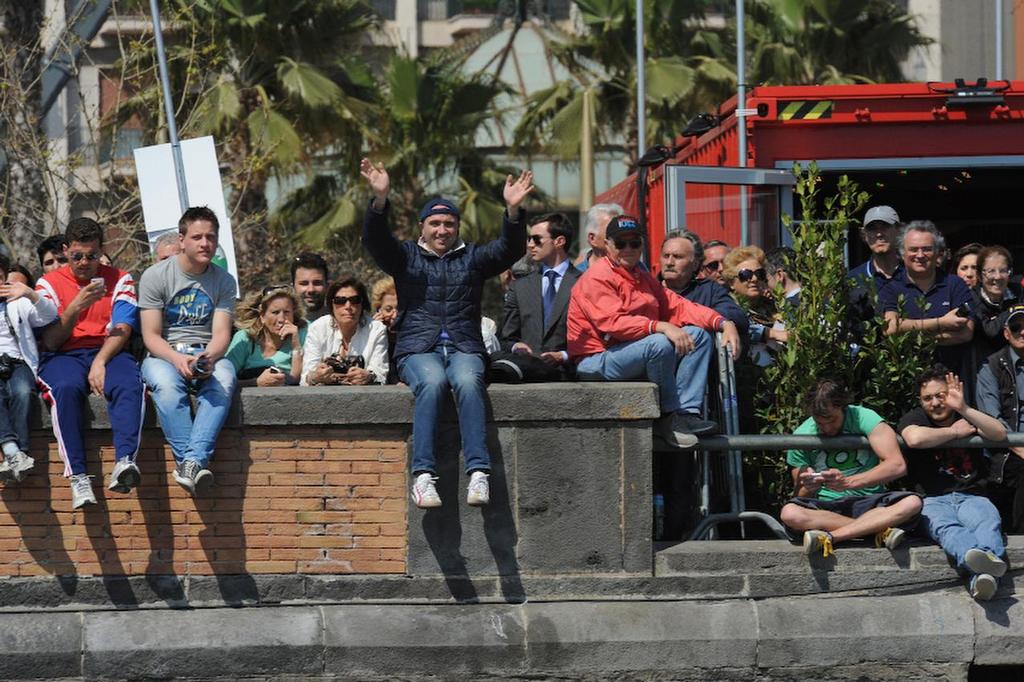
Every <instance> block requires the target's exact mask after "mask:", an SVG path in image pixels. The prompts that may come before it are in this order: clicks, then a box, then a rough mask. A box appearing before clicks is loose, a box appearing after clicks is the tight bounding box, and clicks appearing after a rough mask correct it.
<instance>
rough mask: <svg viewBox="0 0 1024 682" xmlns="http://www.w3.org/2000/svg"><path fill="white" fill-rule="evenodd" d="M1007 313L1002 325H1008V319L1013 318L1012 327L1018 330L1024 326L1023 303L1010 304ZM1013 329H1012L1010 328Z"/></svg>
mask: <svg viewBox="0 0 1024 682" xmlns="http://www.w3.org/2000/svg"><path fill="white" fill-rule="evenodd" d="M1007 312H1008V313H1009V315H1007V316H1006V322H1004V323H1003V326H1004V327H1010V326H1011V325H1010V321H1011V320H1015V322H1014V324H1013V325H1012V326H1013V327H1016V328H1017V329H1018V330H1019V329H1020V328H1021V327H1024V305H1011V306H1010V307H1009V308H1007ZM1011 331H1013V330H1011Z"/></svg>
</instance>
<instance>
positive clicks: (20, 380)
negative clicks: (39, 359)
mask: <svg viewBox="0 0 1024 682" xmlns="http://www.w3.org/2000/svg"><path fill="white" fill-rule="evenodd" d="M35 387H36V377H35V375H34V374H32V369H31V368H30V367H29V366H28V365H26V364H25V363H24V362H19V363H18V364H16V365H15V366H14V371H13V372H11V378H10V379H8V380H7V381H2V380H0V445H3V444H4V443H10V442H12V441H13V442H16V443H17V444H18V449H19V450H21V451H22V452H28V410H29V406H30V405H31V404H32V394H33V393H34V391H35Z"/></svg>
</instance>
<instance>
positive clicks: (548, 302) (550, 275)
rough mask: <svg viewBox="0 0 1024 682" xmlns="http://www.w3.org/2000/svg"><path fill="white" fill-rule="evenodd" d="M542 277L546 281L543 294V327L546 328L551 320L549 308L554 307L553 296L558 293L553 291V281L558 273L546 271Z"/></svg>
mask: <svg viewBox="0 0 1024 682" xmlns="http://www.w3.org/2000/svg"><path fill="white" fill-rule="evenodd" d="M544 276H545V277H546V278H547V280H548V289H547V291H545V292H544V300H543V304H544V326H545V327H546V326H548V322H549V321H550V320H551V308H552V307H553V306H554V305H555V294H556V293H558V292H557V291H556V289H555V279H556V278H557V277H558V273H557V272H555V271H554V270H548V271H547V272H545V273H544Z"/></svg>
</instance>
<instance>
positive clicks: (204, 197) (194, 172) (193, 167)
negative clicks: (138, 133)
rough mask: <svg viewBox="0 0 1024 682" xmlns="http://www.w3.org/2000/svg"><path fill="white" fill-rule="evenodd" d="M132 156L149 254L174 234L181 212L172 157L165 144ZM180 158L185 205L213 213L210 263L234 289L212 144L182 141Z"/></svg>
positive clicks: (234, 274) (233, 270) (232, 250)
mask: <svg viewBox="0 0 1024 682" xmlns="http://www.w3.org/2000/svg"><path fill="white" fill-rule="evenodd" d="M133 153H134V154H135V170H136V173H137V174H138V178H139V194H140V195H141V196H142V217H143V220H145V222H146V237H147V238H148V239H149V249H150V251H153V250H154V244H155V242H156V240H157V238H158V237H159V236H160V235H162V234H164V233H165V232H169V231H171V230H174V231H175V232H177V231H178V219H179V218H180V217H181V214H182V213H183V211H182V210H181V205H180V204H179V203H178V185H177V180H176V176H175V173H174V158H173V156H172V154H171V145H169V144H158V145H154V146H152V147H139V148H138V149H135V150H134V152H133ZM181 158H182V162H183V163H184V166H185V186H186V188H187V189H188V203H189V204H190V205H192V206H206V207H208V208H209V209H210V210H211V211H213V212H214V213H216V214H217V220H219V221H220V233H219V239H218V245H217V255H216V256H215V257H214V259H213V262H214V263H216V264H217V265H219V266H221V267H222V268H224V269H226V270H227V271H228V272H230V273H231V276H232V277H234V278H235V286H236V287H237V286H238V266H237V265H236V264H235V241H234V239H233V238H232V235H231V221H230V219H229V218H228V212H227V205H226V204H225V203H224V190H223V187H222V185H221V181H220V166H219V165H218V164H217V150H216V148H215V147H214V145H213V138H212V137H210V136H207V137H199V138H196V139H193V140H182V141H181ZM236 293H237V292H236Z"/></svg>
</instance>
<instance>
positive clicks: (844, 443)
mask: <svg viewBox="0 0 1024 682" xmlns="http://www.w3.org/2000/svg"><path fill="white" fill-rule="evenodd" d="M715 345H716V348H717V352H718V385H717V387H716V389H717V390H716V393H717V396H716V397H717V398H718V401H719V405H718V408H719V417H720V419H721V425H722V429H723V431H724V432H725V433H724V434H722V435H719V436H707V437H704V438H700V439H699V440H698V441H697V445H695V446H694V449H696V450H697V451H699V452H700V456H701V470H702V471H701V515H702V516H703V517H704V518H703V519H701V521H700V523H698V524H697V527H696V528H694V530H693V533H691V534H690V540H699V539H701V538H702V537H704V535H705V534H708V535H709V536H710V535H712V534H714V532H715V530H716V527H717V526H718V524H720V523H734V522H740V533H741V536H743V537H745V536H746V531H745V529H744V527H743V524H742V522H744V521H760V522H761V523H763V524H765V525H766V526H768V528H769V529H770V530H771V531H772V532H773V533H774V534H775V535H776V536H778V537H779V538H781V539H787V538H788V536H787V535H786V531H785V529H784V528H783V527H782V524H780V523H779V522H778V521H777V520H775V518H774V517H772V516H770V515H768V514H765V513H764V512H758V511H750V510H748V509H747V508H746V504H747V503H746V495H745V491H744V487H743V456H742V454H741V453H742V452H745V451H752V450H753V451H762V450H768V451H772V450H777V451H782V450H791V449H798V450H861V449H866V448H870V447H871V445H870V443H869V442H868V439H867V437H866V436H854V435H843V436H806V435H799V436H798V435H795V434H791V433H785V434H751V433H739V411H738V401H737V398H736V391H737V388H736V369H735V366H734V365H733V360H732V356H731V355H730V354H729V352H728V349H727V348H726V347H725V346H724V344H723V343H722V335H721V333H719V334H718V335H717V336H716V344H715ZM896 440H897V441H898V442H899V444H900V447H903V446H905V445H906V444H905V443H904V441H903V439H902V438H900V436H899V435H898V434H897V436H896ZM1008 446H1024V433H1010V434H1008V435H1007V438H1006V440H1002V441H990V440H986V439H984V438H982V437H981V436H970V437H968V438H957V439H955V440H951V441H948V442H947V443H945V444H943V447H952V448H1006V447H1008ZM713 452H720V453H723V456H724V457H725V462H724V464H725V472H726V487H727V488H728V493H729V511H728V512H717V513H711V487H712V483H713V481H712V476H711V469H712V455H711V454H710V453H713Z"/></svg>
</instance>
